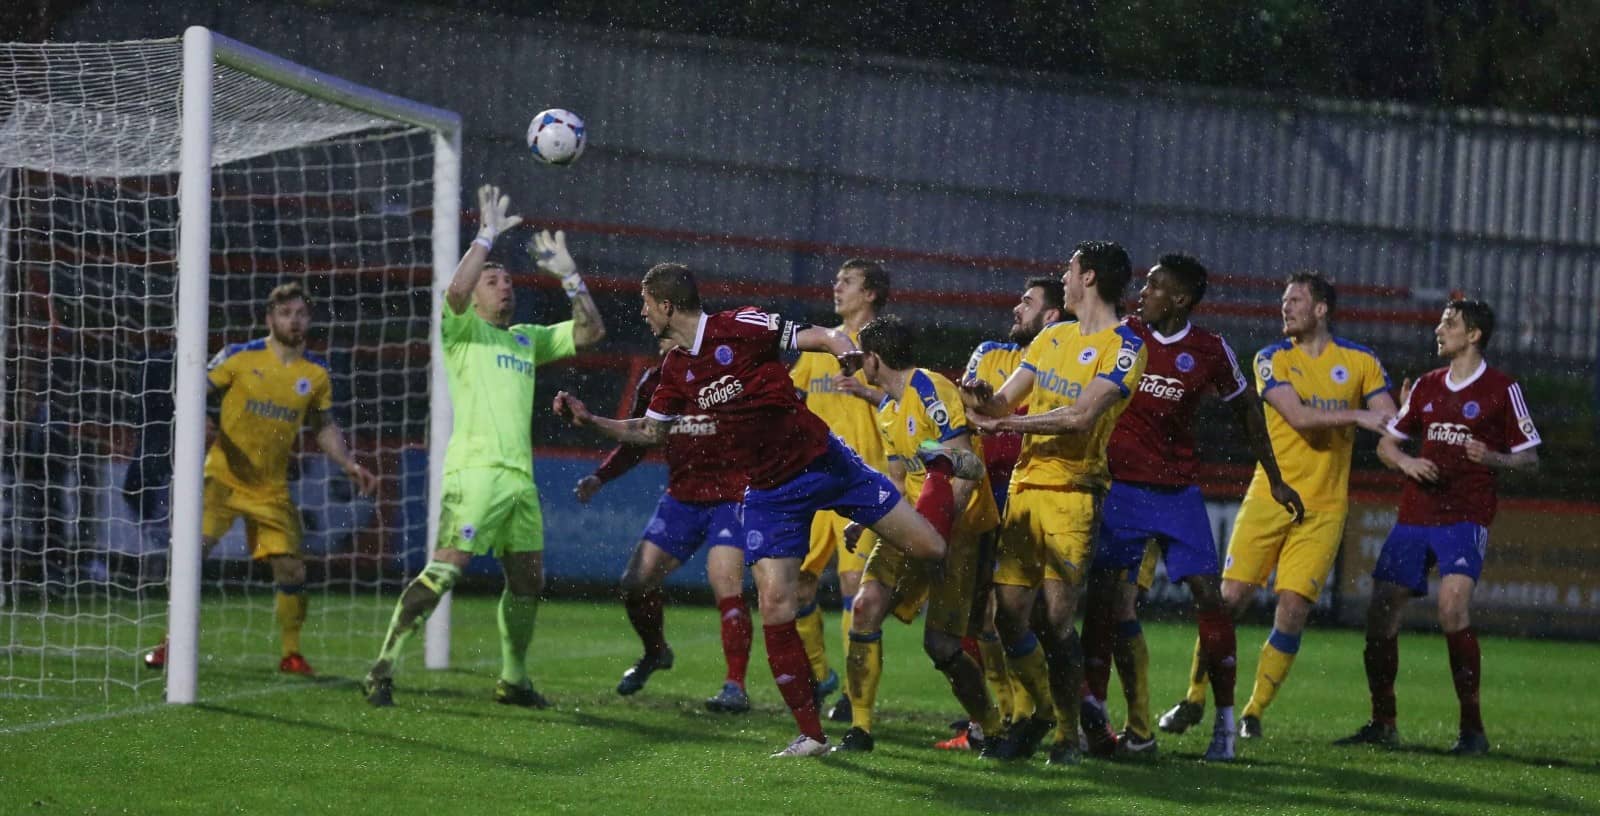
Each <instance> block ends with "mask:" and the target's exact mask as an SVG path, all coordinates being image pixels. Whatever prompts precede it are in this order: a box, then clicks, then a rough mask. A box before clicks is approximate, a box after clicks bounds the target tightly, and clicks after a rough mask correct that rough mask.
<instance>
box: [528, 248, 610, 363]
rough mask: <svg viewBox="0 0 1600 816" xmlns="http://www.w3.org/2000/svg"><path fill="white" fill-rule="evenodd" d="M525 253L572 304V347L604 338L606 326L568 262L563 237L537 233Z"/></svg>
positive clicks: (574, 267) (569, 256) (588, 345)
mask: <svg viewBox="0 0 1600 816" xmlns="http://www.w3.org/2000/svg"><path fill="white" fill-rule="evenodd" d="M528 253H529V254H530V255H532V256H533V262H534V264H536V265H537V266H538V267H539V268H540V269H541V270H543V271H544V272H545V273H546V274H548V275H552V276H554V277H555V278H556V279H557V280H559V281H561V290H562V291H564V292H566V293H567V298H568V299H570V300H571V301H572V343H573V345H575V346H577V347H578V348H579V349H586V348H592V347H594V346H595V345H597V344H598V343H599V342H600V341H601V340H603V339H605V336H606V327H605V323H604V322H603V321H602V320H601V319H600V310H599V309H598V308H596V307H595V305H594V298H592V297H590V296H589V287H588V286H586V285H584V282H583V277H582V276H581V275H579V274H578V264H577V263H576V262H575V261H573V260H572V253H570V252H568V251H567V234H566V233H565V232H562V231H561V230H556V231H555V233H554V234H551V233H550V231H549V230H540V231H539V232H538V233H537V234H535V235H534V236H533V241H532V242H531V243H530V244H528Z"/></svg>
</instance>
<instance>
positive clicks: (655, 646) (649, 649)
mask: <svg viewBox="0 0 1600 816" xmlns="http://www.w3.org/2000/svg"><path fill="white" fill-rule="evenodd" d="M662 602H663V599H662V595H661V590H659V589H647V590H645V591H644V592H630V593H628V594H627V595H625V596H623V599H622V605H623V606H624V607H626V608H627V610H628V622H629V623H631V624H633V631H635V632H638V633H639V640H640V642H642V643H643V644H644V653H645V654H646V655H651V656H656V655H660V654H661V653H662V652H665V651H666V649H667V636H666V633H665V632H664V631H663V630H662V622H661V618H662V612H661V606H662Z"/></svg>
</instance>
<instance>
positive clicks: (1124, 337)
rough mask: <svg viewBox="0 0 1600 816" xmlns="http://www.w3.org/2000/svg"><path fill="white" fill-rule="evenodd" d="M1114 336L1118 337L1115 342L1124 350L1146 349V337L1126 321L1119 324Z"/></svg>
mask: <svg viewBox="0 0 1600 816" xmlns="http://www.w3.org/2000/svg"><path fill="white" fill-rule="evenodd" d="M1112 334H1113V335H1114V336H1115V337H1116V340H1115V341H1114V342H1117V343H1119V344H1120V345H1122V347H1123V348H1132V349H1141V348H1144V342H1145V340H1144V335H1143V334H1141V333H1140V332H1139V330H1138V329H1136V328H1134V327H1133V326H1131V325H1129V324H1128V323H1127V322H1126V321H1124V322H1122V323H1118V324H1117V327H1116V329H1114V330H1113V331H1112Z"/></svg>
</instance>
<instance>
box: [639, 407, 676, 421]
mask: <svg viewBox="0 0 1600 816" xmlns="http://www.w3.org/2000/svg"><path fill="white" fill-rule="evenodd" d="M644 416H645V419H653V420H655V421H657V422H671V421H673V420H675V419H677V417H676V416H670V415H668V414H658V413H656V412H655V411H652V410H650V409H648V408H646V409H645V411H644Z"/></svg>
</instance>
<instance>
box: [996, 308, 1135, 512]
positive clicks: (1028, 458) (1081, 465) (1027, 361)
mask: <svg viewBox="0 0 1600 816" xmlns="http://www.w3.org/2000/svg"><path fill="white" fill-rule="evenodd" d="M1146 354H1147V353H1146V351H1145V348H1144V341H1142V340H1140V339H1139V335H1138V334H1136V333H1135V332H1134V331H1133V330H1132V329H1130V328H1128V327H1126V326H1124V325H1122V324H1120V323H1119V324H1116V325H1113V326H1111V327H1109V328H1106V329H1104V330H1101V331H1098V332H1095V333H1094V334H1089V335H1084V334H1081V333H1080V332H1079V331H1078V324H1077V323H1076V322H1069V323H1052V324H1050V325H1049V326H1046V327H1045V329H1044V331H1042V332H1040V333H1039V336H1038V337H1036V338H1034V340H1033V342H1032V343H1030V344H1028V352H1027V354H1025V355H1024V356H1023V358H1022V368H1024V369H1027V370H1029V371H1032V372H1033V378H1034V379H1033V391H1032V393H1031V394H1030V395H1029V397H1028V413H1029V414H1030V415H1037V414H1042V413H1045V412H1046V411H1052V410H1055V409H1056V408H1062V407H1066V406H1071V405H1075V404H1077V402H1078V398H1079V397H1081V396H1082V395H1083V389H1084V386H1086V385H1088V384H1089V382H1090V380H1093V379H1095V378H1097V377H1099V378H1103V379H1106V380H1108V381H1110V382H1111V384H1113V385H1115V386H1116V387H1117V389H1118V390H1119V391H1121V392H1122V398H1121V399H1119V400H1117V402H1116V403H1115V404H1114V405H1112V406H1111V407H1110V408H1109V409H1107V410H1106V411H1105V412H1104V413H1102V414H1101V415H1100V417H1099V419H1097V420H1096V421H1095V425H1094V428H1093V429H1092V430H1091V431H1090V432H1089V433H1069V434H1027V435H1024V436H1023V437H1022V455H1021V457H1020V458H1019V459H1018V460H1017V469H1016V471H1015V472H1014V473H1013V474H1012V476H1011V483H1012V485H1013V488H1012V492H1015V490H1016V486H1023V485H1025V486H1028V487H1038V488H1045V489H1051V488H1055V489H1061V488H1066V487H1081V488H1089V489H1093V490H1107V489H1109V488H1110V487H1111V470H1110V468H1109V467H1107V465H1106V442H1107V441H1109V440H1110V439H1111V430H1112V428H1114V427H1116V424H1117V417H1120V416H1122V412H1123V411H1124V410H1126V409H1127V407H1128V397H1129V396H1130V395H1131V394H1132V392H1131V391H1130V390H1129V389H1130V385H1131V384H1136V383H1138V382H1139V378H1140V377H1141V376H1143V375H1144V366H1145V357H1146Z"/></svg>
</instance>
